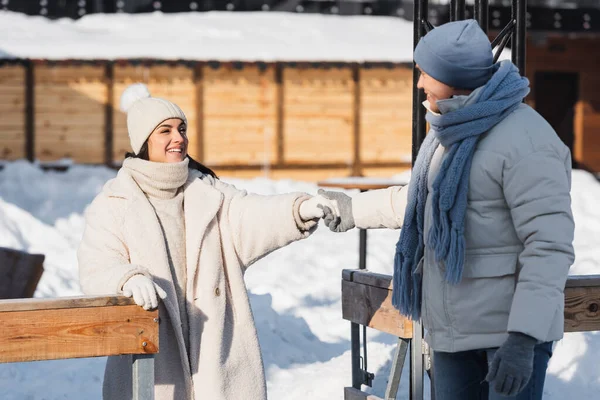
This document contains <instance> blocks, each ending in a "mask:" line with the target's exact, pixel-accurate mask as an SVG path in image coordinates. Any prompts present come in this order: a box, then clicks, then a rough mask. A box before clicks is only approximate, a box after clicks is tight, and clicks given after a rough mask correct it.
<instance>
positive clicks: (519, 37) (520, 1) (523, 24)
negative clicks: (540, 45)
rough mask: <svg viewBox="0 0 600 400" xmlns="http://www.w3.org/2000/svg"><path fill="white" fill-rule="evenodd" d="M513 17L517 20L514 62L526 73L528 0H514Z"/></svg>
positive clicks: (514, 38) (514, 39) (522, 72)
mask: <svg viewBox="0 0 600 400" xmlns="http://www.w3.org/2000/svg"><path fill="white" fill-rule="evenodd" d="M512 17H513V19H514V20H515V21H516V23H517V24H516V27H515V34H514V35H513V37H512V57H511V58H512V62H513V63H514V64H515V65H516V66H517V68H519V72H520V73H521V75H523V76H524V75H525V46H526V31H527V0H513V2H512Z"/></svg>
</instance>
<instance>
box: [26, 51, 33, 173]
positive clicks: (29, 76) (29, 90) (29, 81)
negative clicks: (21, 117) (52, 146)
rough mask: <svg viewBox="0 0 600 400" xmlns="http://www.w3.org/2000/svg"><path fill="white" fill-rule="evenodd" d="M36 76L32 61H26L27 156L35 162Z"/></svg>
mask: <svg viewBox="0 0 600 400" xmlns="http://www.w3.org/2000/svg"><path fill="white" fill-rule="evenodd" d="M34 103H35V74H34V65H33V61H32V60H26V61H25V137H26V140H25V156H26V157H27V160H29V161H30V162H33V161H34V160H35V104H34Z"/></svg>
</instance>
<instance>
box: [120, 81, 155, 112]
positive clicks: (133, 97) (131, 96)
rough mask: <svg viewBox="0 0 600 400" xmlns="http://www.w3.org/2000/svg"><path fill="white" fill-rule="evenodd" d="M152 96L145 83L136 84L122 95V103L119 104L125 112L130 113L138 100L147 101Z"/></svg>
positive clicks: (128, 87)
mask: <svg viewBox="0 0 600 400" xmlns="http://www.w3.org/2000/svg"><path fill="white" fill-rule="evenodd" d="M148 97H151V96H150V91H149V90H148V87H147V86H146V85H144V84H143V83H134V84H132V85H129V86H127V88H125V90H124V91H123V94H121V101H120V104H119V108H120V109H121V111H123V112H125V113H126V112H128V111H129V109H130V108H131V106H132V105H133V103H135V102H136V101H138V100H141V99H146V98H148Z"/></svg>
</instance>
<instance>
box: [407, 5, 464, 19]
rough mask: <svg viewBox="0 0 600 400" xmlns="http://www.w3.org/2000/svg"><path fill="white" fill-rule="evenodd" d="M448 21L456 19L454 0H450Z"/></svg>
mask: <svg viewBox="0 0 600 400" xmlns="http://www.w3.org/2000/svg"><path fill="white" fill-rule="evenodd" d="M415 1H421V0H415ZM450 21H456V0H450Z"/></svg>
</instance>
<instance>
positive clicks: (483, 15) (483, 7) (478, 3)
mask: <svg viewBox="0 0 600 400" xmlns="http://www.w3.org/2000/svg"><path fill="white" fill-rule="evenodd" d="M475 19H476V20H477V22H478V23H479V26H480V27H481V29H482V30H483V31H484V32H485V33H487V32H488V26H489V0H475Z"/></svg>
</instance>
